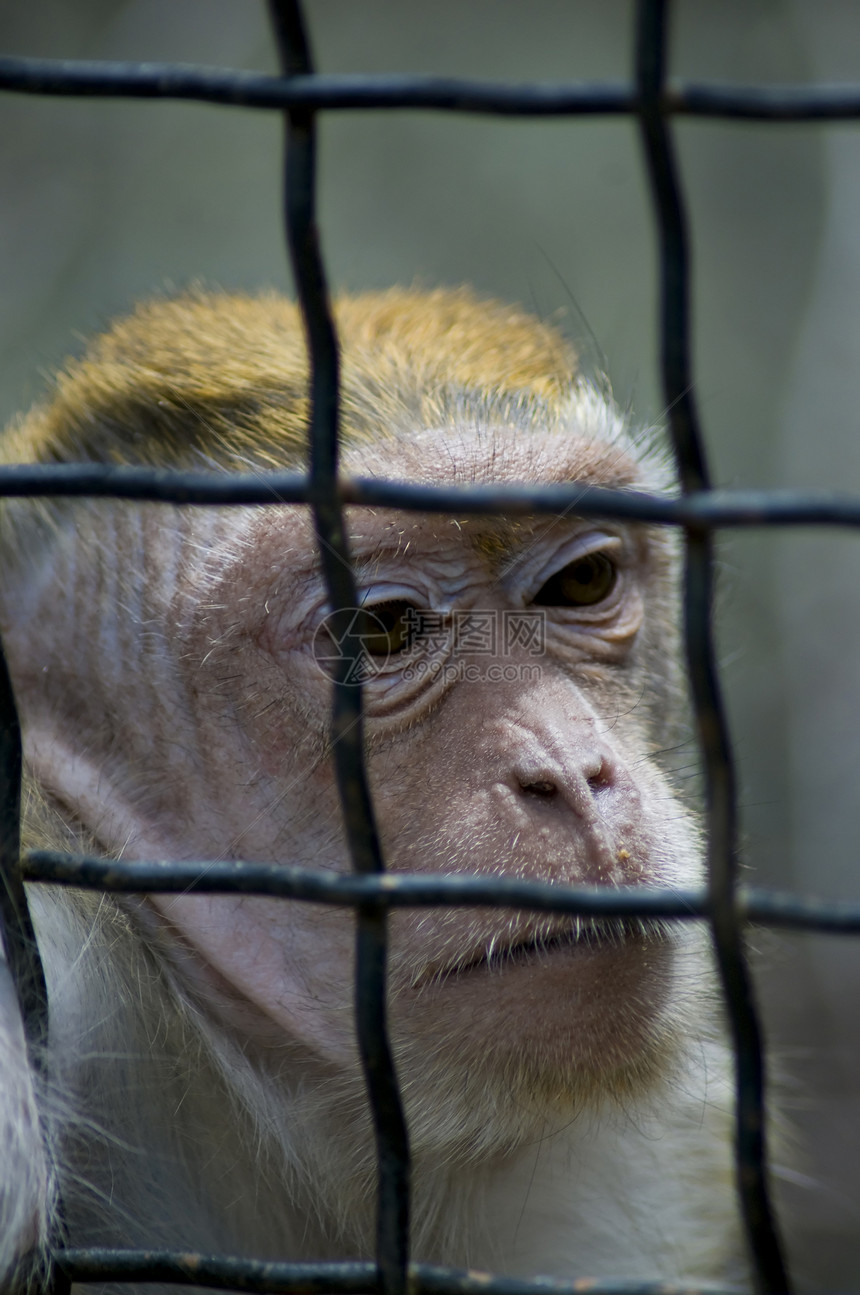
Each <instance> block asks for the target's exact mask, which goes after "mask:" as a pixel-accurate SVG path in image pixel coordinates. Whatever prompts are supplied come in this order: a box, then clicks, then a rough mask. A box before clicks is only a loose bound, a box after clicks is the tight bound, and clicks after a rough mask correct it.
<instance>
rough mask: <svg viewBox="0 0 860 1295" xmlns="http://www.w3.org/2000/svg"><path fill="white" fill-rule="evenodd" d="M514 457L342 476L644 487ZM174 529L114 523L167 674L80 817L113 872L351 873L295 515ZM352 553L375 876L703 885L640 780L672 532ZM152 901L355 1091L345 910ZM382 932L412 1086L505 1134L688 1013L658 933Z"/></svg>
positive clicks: (149, 514) (213, 964)
mask: <svg viewBox="0 0 860 1295" xmlns="http://www.w3.org/2000/svg"><path fill="white" fill-rule="evenodd" d="M530 435H531V436H532V438H533V439H532V440H530V439H529V436H528V435H526V436H524V435H523V433H522V431H521V429H519V428H506V427H499V428H483V427H481V428H478V427H462V428H454V429H449V430H447V431H445V432H444V433H443V432H440V431H430V430H428V431H425V432H422V433H419V434H417V435H415V436H414V437H413V438H412V439H411V440H410V441H409V442H408V443H407V444H406V445H403V444H402V443H401V442H398V443H396V444H393V445H392V446H391V447H390V450H389V447H388V446H386V447H385V453H384V455H380V454H379V452H378V451H377V452H374V453H370V452H368V451H358V450H356V451H353V453H352V454H351V455H350V458H349V461H348V470H349V471H350V472H352V473H355V474H357V475H361V474H364V475H368V474H373V473H379V474H381V473H382V472H383V471H384V472H385V474H386V475H388V476H393V477H400V476H402V477H403V478H404V479H405V478H409V479H411V480H419V481H420V480H422V479H424V480H435V479H438V477H439V475H440V471H441V465H442V464H446V465H447V474H448V479H449V480H452V481H463V480H474V479H475V478H476V477H478V476H480V479H485V480H486V479H492V480H496V481H516V480H526V481H529V480H532V481H549V480H567V479H572V478H576V479H581V480H590V481H596V482H600V483H602V484H606V483H608V482H611V483H612V484H615V485H617V484H624V485H635V484H637V482H638V481H639V468H638V466H637V464H636V462H635V461H634V459H633V458H632V456H631V455H630V452H629V449H626V448H625V447H623V446H621V445H614V446H613V445H610V446H607V444H606V441H605V440H600V441H597V442H594V443H592V442H591V441H590V440H589V439H587V438H583V439H581V440H579V441H577V440H576V439H575V438H573V440H571V438H570V436H562V435H561V434H559V435H557V436H555V437H553V436H549V435H544V436H542V437H541V436H539V435H538V434H537V433H534V432H533V433H531V434H530ZM571 447H572V448H571ZM488 463H489V464H492V473H490V472H489V471H488V469H487V466H486V465H487V464H488ZM170 526H171V527H173V530H172V532H170V533H168V531H165V513H164V511H163V510H153V509H141V510H138V515H137V520H136V521H135V522H134V523H133V527H134V528H138V530H139V531H140V533H141V534H142V535H143V536H144V537H145V543H146V544H147V545H149V546H150V548H153V547H156V546H158V545H161V546H166V547H168V548H170V547H171V546H173V555H172V558H171V563H170V566H171V570H172V571H173V572H174V573H177V572H178V577H179V578H178V579H176V580H174V581H173V582H172V583H171V585H170V586H169V587H167V586H162V585H159V584H157V583H153V585H152V588H150V589H148V590H144V591H142V592H141V599H142V600H143V601H146V602H149V603H150V604H157V603H158V602H159V601H160V600H162V599H163V600H164V601H163V602H162V603H161V608H160V610H159V612H158V617H159V618H160V620H161V622H162V623H164V624H169V625H170V626H171V629H172V633H173V635H174V638H175V643H176V646H175V648H174V649H173V651H172V654H171V656H170V657H169V658H165V659H162V658H159V660H160V662H161V665H160V668H162V669H163V671H164V672H163V674H162V675H161V678H160V688H159V695H160V697H162V698H163V697H164V696H165V695H169V697H170V699H171V703H170V706H169V707H167V706H165V705H164V703H163V701H159V702H156V701H155V700H154V698H155V691H154V689H153V688H152V684H151V679H149V680H147V683H146V686H147V689H148V690H149V691H148V692H147V698H148V704H149V706H150V715H151V719H150V725H149V728H148V734H147V742H148V745H149V750H148V752H145V751H144V750H142V749H141V746H140V744H139V743H137V742H136V740H135V733H134V731H133V712H135V711H139V709H140V707H141V705H142V704H144V696H143V694H142V693H141V692H140V691H137V692H136V687H137V688H138V689H139V687H140V685H137V686H136V685H135V684H134V682H132V683H131V684H130V685H128V689H127V712H122V713H120V714H119V715H118V718H117V725H118V731H119V732H121V733H123V734H124V736H123V742H122V750H123V751H129V752H132V753H133V759H134V771H133V777H134V781H133V782H132V769H131V767H130V764H131V761H129V767H128V769H127V770H126V771H124V770H123V769H122V768H120V769H119V772H116V770H117V764H116V761H114V762H113V765H112V767H113V769H114V771H115V772H114V780H113V781H112V782H111V784H109V785H106V784H105V781H104V773H103V771H102V770H99V769H96V768H95V767H93V768H92V769H90V770H89V772H87V771H86V770H85V771H84V776H85V777H90V778H91V779H92V781H91V783H90V784H89V789H88V790H87V791H86V793H85V794H82V793H81V791H80V789H79V792H78V797H77V799H78V803H79V804H81V803H85V804H88V805H89V804H92V805H93V811H92V813H93V822H94V823H97V824H98V828H97V834H98V835H99V837H100V839H102V840H103V843H104V845H105V848H106V849H108V850H111V851H112V850H116V849H117V848H119V846H120V845H121V844H122V843H125V842H127V846H126V854H127V855H130V856H138V857H160V858H189V859H193V858H246V859H253V860H267V859H277V860H282V861H284V862H298V863H301V864H303V865H305V866H312V867H320V868H323V869H330V870H332V871H344V870H347V869H348V868H349V866H350V865H349V860H348V853H347V847H346V843H345V840H344V834H343V829H342V826H341V819H340V810H339V805H338V800H337V795H336V790H335V786H334V777H333V760H332V753H331V748H330V745H329V735H328V725H329V715H330V708H331V697H332V688H333V684H332V680H331V671H330V669H328V668H327V659H326V652H325V650H322V651H321V648H320V643H321V636H322V641H323V648H324V649H325V647H326V644H327V645H328V650H329V655H330V653H331V651H333V650H335V649H336V646H337V645H336V643H335V642H334V640H333V639H332V638H331V636H330V635H329V636H328V637H327V638H326V635H327V633H328V631H327V629H326V621H327V617H328V616H329V613H330V608H329V607H328V604H327V601H326V593H325V589H324V585H323V582H322V578H321V575H320V571H319V561H318V558H317V555H316V548H315V543H314V538H313V533H312V526H311V522H310V519H309V517H308V515H307V511H306V510H304V509H298V508H275V509H265V510H252V511H241V512H240V511H232V512H229V513H226V512H225V513H219V514H218V515H217V516H216V515H215V514H213V513H205V514H204V513H203V512H202V511H200V512H197V513H194V514H189V513H187V512H186V513H183V514H182V515H181V520H180V519H177V518H174V519H173V521H172V522H171V523H170ZM349 528H350V535H351V547H352V552H353V559H354V564H355V570H356V578H357V587H358V593H359V603H360V605H361V608H362V609H364V610H365V611H366V612H367V613H368V614H369V615H368V622H367V625H366V627H365V633H366V634H367V660H366V662H365V670H366V674H365V678H364V700H365V710H366V716H367V743H368V770H369V776H370V782H371V787H372V791H373V793H374V799H375V803H376V807H377V813H378V817H379V823H380V828H381V833H382V839H383V844H384V848H385V853H386V859H387V863H388V866H389V867H390V868H391V869H392V870H393V871H395V872H398V871H399V872H426V873H430V872H443V873H445V872H447V873H461V872H462V873H477V874H483V875H486V876H498V877H518V878H527V879H532V880H540V881H547V882H551V883H555V884H559V885H563V884H574V885H575V884H587V885H606V886H618V885H626V884H636V883H644V884H652V885H654V884H657V885H660V884H662V885H668V886H671V885H686V884H690V883H692V882H694V881H696V880H697V879H698V877H699V869H700V863H699V854H700V852H699V848H698V838H697V832H696V828H695V826H694V823H693V821H692V819H691V818H690V816H689V815H688V814H687V813H686V811H685V810H684V808H683V807H682V805H681V804H680V802H679V800H678V799H677V796H676V795H675V793H674V791H673V789H672V787H671V785H670V783H669V781H668V779H667V777H666V775H665V774H664V773H663V772H662V771H661V769H660V767H659V765H658V763H657V761H656V760H655V758H654V751H655V747H656V745H657V742H658V739H657V737H656V734H657V733H658V732H659V725H660V724H661V723H662V719H663V717H662V716H661V714H660V711H661V707H662V706H663V699H664V695H665V691H666V690H667V689H668V688H671V687H672V686H673V681H672V680H671V679H669V680H667V679H666V677H665V671H664V675H663V676H662V677H661V678H659V680H658V683H659V686H655V683H654V676H653V662H654V660H655V659H658V658H659V656H660V654H661V653H663V655H664V660H666V659H671V652H669V651H667V639H668V637H669V636H670V635H671V633H672V631H671V629H669V628H668V627H667V622H666V607H667V605H668V603H669V602H670V600H671V588H670V582H671V568H672V555H671V552H670V549H669V544H668V541H667V539H666V537H665V536H663V535H661V534H660V533H657V532H655V531H653V530H649V529H646V528H635V527H633V528H631V527H626V526H623V525H620V524H618V523H614V522H594V521H593V520H584V519H581V518H577V517H575V516H572V517H563V518H557V519H527V520H526V519H523V520H516V521H504V520H502V521H499V520H489V521H485V520H483V519H478V520H476V519H464V518H456V519H452V518H448V517H444V516H426V515H416V514H411V513H400V512H395V511H388V510H373V511H371V510H365V509H361V510H360V509H352V510H350V512H349ZM130 535H131V533H130V532H129V542H131V538H130ZM113 704H114V705H121V702H118V701H117V700H116V699H115V700H114V703H113ZM126 733H127V736H126ZM33 758H34V759H35V758H40V757H38V756H37V753H36V751H35V750H34V753H33ZM84 763H86V762H84ZM78 767H79V768H83V764H82V763H81V762H80V761H79V764H78ZM47 773H48V771H47V769H45V770H44V772H43V774H42V777H43V779H44V780H45V781H47ZM124 778H125V779H126V781H125V782H124ZM148 903H150V904H151V905H152V908H153V909H154V910H155V911H156V912H157V914H158V915H159V918H160V920H162V921H163V922H165V923H167V924H168V926H169V927H170V929H171V930H172V932H173V933H174V934H178V935H179V936H180V937H181V939H180V944H181V945H182V947H183V948H184V949H185V960H184V962H183V974H186V975H189V976H192V977H193V976H198V977H199V978H200V981H201V984H204V985H205V988H206V994H207V996H208V997H209V998H210V999H211V998H213V997H214V998H215V999H216V1000H217V999H221V1000H224V999H229V1002H230V1005H231V1006H230V1010H231V1012H232V1013H233V1015H234V1016H235V1015H236V1014H238V1017H239V1018H240V1020H241V1021H242V1026H243V1029H246V1030H249V1031H250V1032H251V1033H253V1032H254V1031H255V1030H258V1031H259V1032H260V1035H261V1037H262V1036H263V1035H265V1036H266V1038H267V1039H268V1040H269V1041H272V1040H273V1039H274V1040H280V1041H281V1043H280V1044H279V1046H283V1042H284V1041H289V1042H290V1043H291V1044H294V1045H295V1044H297V1045H299V1046H300V1047H301V1048H303V1049H306V1050H307V1052H308V1053H309V1054H310V1055H312V1056H315V1057H317V1058H318V1060H319V1061H320V1062H321V1063H322V1064H325V1065H326V1066H329V1067H331V1066H333V1067H335V1068H336V1069H341V1070H352V1069H354V1067H355V1040H354V1035H353V1024H352V961H353V935H354V920H353V917H352V914H351V912H349V911H348V910H340V909H334V908H326V909H321V908H317V907H314V906H311V905H306V904H300V903H284V902H279V901H274V900H268V899H262V898H250V897H230V896H208V895H207V896H202V895H187V896H182V897H164V896H154V897H152V899H151V900H150V901H148ZM390 927H391V1021H392V1029H393V1034H394V1040H395V1045H396V1048H397V1050H398V1053H399V1056H400V1059H401V1065H402V1069H403V1073H404V1075H405V1076H407V1077H409V1076H413V1077H414V1082H415V1084H416V1085H417V1084H418V1082H419V1077H421V1083H422V1084H425V1083H426V1084H429V1085H430V1086H431V1087H432V1082H433V1080H432V1077H433V1075H434V1074H438V1075H439V1076H444V1077H445V1078H444V1084H445V1086H446V1090H448V1089H450V1088H451V1085H452V1082H454V1083H455V1085H456V1083H457V1082H460V1083H464V1082H465V1083H467V1086H468V1085H479V1086H483V1087H486V1085H487V1084H495V1085H498V1086H499V1092H500V1094H502V1093H506V1094H507V1095H508V1099H509V1098H510V1095H511V1093H512V1092H514V1091H516V1092H518V1093H519V1094H520V1096H519V1097H518V1099H517V1101H518V1103H519V1108H520V1110H522V1108H523V1105H524V1103H526V1102H531V1101H532V1100H533V1099H535V1100H539V1101H540V1103H541V1104H542V1106H545V1101H546V1096H547V1094H549V1095H551V1096H552V1097H553V1098H554V1099H558V1100H559V1101H560V1102H562V1103H564V1101H567V1102H570V1101H574V1102H581V1101H583V1100H587V1099H589V1098H590V1096H591V1095H592V1094H594V1093H601V1094H605V1092H606V1091H607V1089H611V1090H617V1091H618V1092H619V1093H626V1092H628V1091H630V1090H635V1089H637V1088H644V1087H647V1085H648V1084H649V1082H650V1080H651V1078H653V1077H654V1076H655V1075H656V1074H657V1073H661V1072H662V1069H663V1068H664V1067H665V1065H666V1064H667V1061H668V1059H669V1058H670V1056H671V1053H672V1049H673V1047H674V1046H675V1042H676V1039H677V1036H678V1034H679V1031H680V1025H681V1023H682V1021H683V1018H684V1015H685V1013H686V1012H687V1011H688V1010H689V1003H688V1002H687V1001H686V998H687V994H686V989H685V983H686V977H685V974H684V966H685V958H686V957H687V956H688V952H687V951H688V941H687V937H686V936H684V937H679V936H677V935H676V934H674V933H673V934H670V933H669V932H668V931H667V930H666V929H664V928H663V927H660V926H659V925H657V924H654V923H630V922H628V923H625V924H610V923H606V922H597V921H577V920H576V919H572V918H566V917H555V916H552V917H546V916H538V915H535V914H528V913H517V912H514V913H511V912H506V911H504V910H492V911H490V910H474V909H444V910H442V909H440V910H429V911H428V910H416V911H398V912H397V913H395V914H393V915H392V918H391V922H390ZM173 956H174V957H175V956H176V955H175V953H174V955H173ZM213 987H215V988H216V989H217V993H215V994H214V995H213V993H212V990H213ZM262 1022H265V1023H266V1024H265V1028H264V1027H263V1025H262ZM272 1027H274V1032H273V1030H272ZM452 1075H453V1076H458V1075H459V1076H460V1079H459V1080H455V1081H452V1079H451V1076H452ZM464 1075H465V1076H468V1079H467V1080H464V1078H463V1077H464ZM441 1082H442V1081H441V1080H440V1083H441ZM408 1086H409V1085H408V1084H407V1087H408ZM500 1100H501V1097H500Z"/></svg>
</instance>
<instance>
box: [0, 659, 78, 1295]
mask: <svg viewBox="0 0 860 1295" xmlns="http://www.w3.org/2000/svg"><path fill="white" fill-rule="evenodd" d="M22 769H23V756H22V749H21V726H20V723H19V721H18V711H17V708H16V706H15V695H14V693H13V691H12V680H11V679H10V677H9V668H8V666H7V664H6V655H5V653H4V651H3V645H2V643H0V938H2V942H3V952H4V955H5V958H6V962H7V965H8V967H9V971H10V974H11V976H12V980H13V983H14V985H15V988H16V991H17V994H18V1002H19V1003H20V1006H21V1016H22V1019H23V1022H24V1034H25V1038H26V1042H27V1052H28V1055H29V1058H30V1065H31V1066H32V1067H33V1071H34V1073H35V1075H36V1077H37V1079H38V1080H40V1081H44V1080H45V1078H46V1072H47V1043H48V988H47V985H46V984H45V972H44V968H43V967H42V959H41V958H40V956H39V946H38V944H37V943H36V933H35V931H34V930H33V922H32V919H31V917H30V909H29V906H28V904H27V894H26V891H25V890H24V881H23V878H22V876H21V774H22ZM42 1132H43V1136H44V1126H43V1129H42ZM47 1155H48V1158H49V1159H50V1158H51V1157H50V1149H49V1148H48V1150H47ZM62 1214H63V1211H62V1202H61V1201H60V1197H59V1192H57V1193H56V1195H55V1220H54V1233H55V1236H54V1240H55V1241H56V1240H57V1239H58V1237H59V1235H60V1234H61V1232H62V1230H63V1224H62ZM70 1285H71V1284H70V1282H69V1280H68V1278H67V1277H66V1276H65V1274H64V1273H63V1272H62V1271H61V1270H60V1269H59V1268H57V1267H56V1266H55V1267H54V1268H53V1271H52V1272H51V1273H50V1274H49V1275H48V1276H47V1278H46V1281H45V1284H44V1285H43V1287H42V1290H43V1293H44V1295H67V1292H68V1291H69V1290H70Z"/></svg>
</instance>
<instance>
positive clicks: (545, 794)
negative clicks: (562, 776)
mask: <svg viewBox="0 0 860 1295" xmlns="http://www.w3.org/2000/svg"><path fill="white" fill-rule="evenodd" d="M520 786H521V787H522V789H523V791H526V792H529V793H530V794H531V795H532V796H540V797H541V798H542V799H543V800H551V799H552V797H553V796H554V795H555V794H556V792H557V791H558V788H557V787H556V785H555V783H554V782H550V781H549V779H543V778H542V779H539V780H538V781H537V782H521V783H520Z"/></svg>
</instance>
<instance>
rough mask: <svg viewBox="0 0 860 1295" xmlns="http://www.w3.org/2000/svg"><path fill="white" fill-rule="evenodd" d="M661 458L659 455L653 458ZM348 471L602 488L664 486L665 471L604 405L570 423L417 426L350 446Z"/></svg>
mask: <svg viewBox="0 0 860 1295" xmlns="http://www.w3.org/2000/svg"><path fill="white" fill-rule="evenodd" d="M654 458H655V460H656V456H654ZM344 467H345V469H346V471H347V473H348V474H349V475H350V476H369V477H375V478H379V477H381V478H388V479H391V478H394V479H398V480H404V481H414V482H419V483H421V484H445V485H472V484H515V483H516V482H523V483H525V484H529V485H540V484H547V485H552V484H558V483H563V482H567V481H583V482H588V483H589V484H594V485H604V486H618V487H624V486H638V487H644V488H649V487H653V488H656V489H661V488H663V487H664V485H665V484H666V482H665V472H663V471H658V465H657V462H656V461H655V462H652V456H650V455H648V454H647V453H646V454H645V455H643V454H642V453H641V451H638V450H637V448H636V446H635V444H634V442H633V439H632V438H631V437H630V436H629V435H628V434H627V432H626V429H624V427H623V425H622V424H621V423H620V422H619V421H618V420H617V419H616V418H615V417H614V416H613V414H612V411H611V410H610V409H608V408H607V407H606V406H605V405H604V406H603V408H602V409H601V410H600V411H599V414H598V417H597V418H596V419H595V418H590V419H588V420H587V421H585V420H582V421H581V422H578V421H572V425H556V426H552V427H543V428H535V427H534V426H533V425H532V424H531V423H529V425H528V426H527V428H524V427H523V426H521V425H511V424H489V425H487V424H482V423H477V422H462V423H453V424H447V425H445V426H441V427H419V428H416V429H414V430H413V431H411V432H410V434H409V435H408V436H403V435H401V436H398V437H397V439H396V441H395V442H394V443H393V444H392V442H390V441H389V440H388V439H386V438H382V439H381V440H380V441H379V442H378V443H377V444H376V445H373V446H368V445H364V444H359V445H355V444H353V445H348V446H347V447H346V449H345V452H344Z"/></svg>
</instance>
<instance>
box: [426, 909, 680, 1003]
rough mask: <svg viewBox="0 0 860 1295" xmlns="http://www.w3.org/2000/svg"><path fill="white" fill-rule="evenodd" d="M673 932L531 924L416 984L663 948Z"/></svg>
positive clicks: (603, 924) (588, 922)
mask: <svg viewBox="0 0 860 1295" xmlns="http://www.w3.org/2000/svg"><path fill="white" fill-rule="evenodd" d="M672 939H673V932H672V931H671V929H670V928H669V926H668V924H667V923H662V922H657V921H653V920H642V919H636V918H620V919H618V920H617V921H608V920H607V919H605V918H581V917H572V918H568V919H566V920H565V921H564V922H563V923H561V924H559V923H553V924H552V925H548V924H546V923H543V924H541V925H540V926H538V927H536V926H535V925H534V923H532V924H531V925H530V927H529V928H528V929H526V930H524V931H523V932H522V933H521V934H517V933H513V934H511V933H510V932H507V933H506V937H505V938H502V937H501V936H498V937H491V938H490V939H489V940H484V941H483V943H482V944H481V945H480V946H479V947H476V948H473V949H472V951H471V952H466V953H464V954H463V955H461V956H460V957H458V958H456V959H454V960H452V961H450V962H445V961H443V960H440V961H439V962H436V963H434V964H431V965H430V966H429V967H427V968H426V969H425V970H424V972H423V973H422V974H421V976H420V977H419V979H418V981H417V982H416V986H415V987H416V988H418V987H420V986H421V985H427V984H434V985H439V984H443V983H445V982H446V981H449V980H454V979H459V978H460V977H465V976H473V975H475V974H480V973H482V972H487V973H490V974H493V973H497V972H505V971H507V970H508V969H513V968H516V967H525V966H535V965H538V964H540V963H541V962H550V961H552V960H554V959H555V958H557V957H558V956H564V955H574V956H576V955H580V954H581V955H588V954H590V953H595V954H598V953H600V952H601V951H603V950H609V949H614V950H621V949H626V948H633V947H643V946H644V945H646V944H648V945H652V946H653V945H655V944H662V945H665V944H668V943H670V942H671V941H672Z"/></svg>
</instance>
